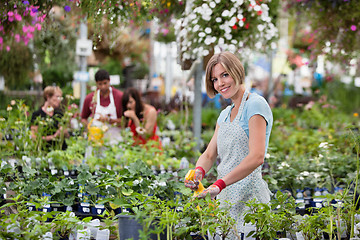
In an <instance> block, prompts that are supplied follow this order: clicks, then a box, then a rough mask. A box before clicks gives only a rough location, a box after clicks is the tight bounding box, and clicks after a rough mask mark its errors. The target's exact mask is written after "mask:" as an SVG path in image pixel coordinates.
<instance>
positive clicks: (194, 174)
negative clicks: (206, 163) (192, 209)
mask: <svg viewBox="0 0 360 240" xmlns="http://www.w3.org/2000/svg"><path fill="white" fill-rule="evenodd" d="M204 175H205V170H204V169H203V168H202V167H200V166H199V167H196V168H195V170H194V169H193V170H189V171H188V173H187V174H186V175H185V181H184V183H185V187H188V188H190V189H191V190H193V191H195V190H197V189H199V185H200V183H201V182H200V181H201V180H202V179H203V178H204ZM201 185H202V184H201Z"/></svg>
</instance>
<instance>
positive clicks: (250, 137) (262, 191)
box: [185, 52, 273, 236]
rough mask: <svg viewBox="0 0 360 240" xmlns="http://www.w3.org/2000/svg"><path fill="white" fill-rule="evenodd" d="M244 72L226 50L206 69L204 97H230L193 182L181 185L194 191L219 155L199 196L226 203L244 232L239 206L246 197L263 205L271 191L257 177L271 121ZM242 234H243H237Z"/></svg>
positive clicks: (236, 60) (264, 103)
mask: <svg viewBox="0 0 360 240" xmlns="http://www.w3.org/2000/svg"><path fill="white" fill-rule="evenodd" d="M244 79H245V71H244V67H243V65H242V64H241V62H240V60H239V59H238V58H237V57H236V56H235V55H234V54H232V53H230V52H223V53H219V54H215V55H214V56H213V57H212V58H211V59H210V60H209V62H208V64H207V67H206V80H205V81H206V91H207V94H208V96H209V97H211V98H212V97H214V96H215V94H217V93H220V94H221V95H222V97H224V98H226V99H231V101H232V104H231V106H228V107H227V108H226V109H224V110H223V111H222V112H221V113H220V116H219V118H218V120H217V124H216V128H215V132H214V135H213V137H212V139H211V141H210V143H209V145H208V147H207V148H206V150H205V152H204V153H203V154H202V155H201V156H200V157H199V159H198V161H197V163H196V168H195V177H194V180H193V181H189V180H185V186H186V187H189V188H191V189H197V187H198V184H199V181H200V180H202V179H203V177H204V176H205V174H206V173H207V172H208V171H209V170H210V168H211V167H212V166H213V164H214V162H215V161H216V159H217V156H219V157H220V160H221V162H220V164H219V165H218V166H217V172H218V180H217V181H216V182H215V183H214V184H212V185H211V186H210V187H208V188H207V189H205V190H204V192H203V193H201V194H200V195H199V197H200V198H204V197H205V196H206V195H207V194H210V196H211V197H212V198H215V197H217V199H219V201H220V204H221V205H224V204H227V202H229V203H230V204H232V207H231V209H230V216H231V217H232V218H234V219H235V220H236V223H237V226H236V227H237V230H238V231H239V233H244V213H245V210H246V209H245V203H244V202H243V201H245V202H246V201H248V200H251V199H254V198H255V199H257V200H258V201H259V202H262V203H267V202H269V201H270V194H271V192H270V191H269V189H268V186H267V184H266V182H265V181H264V180H263V179H262V176H261V165H262V164H263V162H264V156H265V154H266V151H267V146H268V142H269V137H270V132H271V127H272V124H273V117H272V113H271V109H270V107H269V105H268V104H267V102H266V100H265V99H264V98H263V97H261V96H259V95H258V94H256V93H251V94H250V93H249V92H248V91H247V90H246V89H245V86H244ZM241 235H242V236H243V234H241Z"/></svg>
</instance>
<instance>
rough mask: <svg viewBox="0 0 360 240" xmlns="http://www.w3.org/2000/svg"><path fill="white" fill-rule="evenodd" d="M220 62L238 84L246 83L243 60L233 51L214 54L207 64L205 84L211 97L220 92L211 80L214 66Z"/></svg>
mask: <svg viewBox="0 0 360 240" xmlns="http://www.w3.org/2000/svg"><path fill="white" fill-rule="evenodd" d="M218 63H220V64H221V65H222V66H223V67H224V69H225V70H226V72H227V73H229V74H230V76H231V77H232V78H233V79H234V81H235V83H236V85H241V84H243V83H244V79H245V70H244V66H243V65H242V63H241V61H240V60H239V58H238V57H236V56H235V55H234V54H233V53H231V52H222V53H218V54H215V55H214V56H212V57H211V58H210V60H209V62H208V64H207V65H206V70H205V72H206V76H205V85H206V93H207V95H208V96H209V97H210V98H213V97H215V95H216V94H217V93H218V92H217V91H216V90H215V88H214V83H213V82H212V81H211V74H212V71H213V68H214V66H215V65H216V64H218Z"/></svg>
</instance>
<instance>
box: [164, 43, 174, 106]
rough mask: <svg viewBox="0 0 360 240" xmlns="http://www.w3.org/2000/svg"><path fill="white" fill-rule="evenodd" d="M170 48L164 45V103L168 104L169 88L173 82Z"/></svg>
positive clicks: (169, 44) (168, 45) (168, 44)
mask: <svg viewBox="0 0 360 240" xmlns="http://www.w3.org/2000/svg"><path fill="white" fill-rule="evenodd" d="M171 50H172V48H171V43H167V44H166V73H165V102H166V103H169V102H170V99H171V87H172V80H173V69H172V51H171Z"/></svg>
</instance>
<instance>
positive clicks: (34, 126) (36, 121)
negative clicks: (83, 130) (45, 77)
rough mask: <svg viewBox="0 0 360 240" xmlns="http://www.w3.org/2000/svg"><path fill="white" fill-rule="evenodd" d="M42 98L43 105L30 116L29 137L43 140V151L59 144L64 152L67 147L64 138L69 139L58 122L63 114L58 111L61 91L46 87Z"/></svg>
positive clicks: (54, 87)
mask: <svg viewBox="0 0 360 240" xmlns="http://www.w3.org/2000/svg"><path fill="white" fill-rule="evenodd" d="M43 96H44V100H45V102H44V104H43V105H42V106H41V107H40V108H39V109H38V110H36V111H34V112H33V114H32V116H31V127H30V129H31V137H32V138H33V139H37V138H39V137H41V138H42V139H43V140H45V141H46V144H45V146H43V147H44V148H43V149H46V150H50V149H51V148H54V147H55V146H56V145H57V144H61V149H62V150H65V149H66V148H67V145H66V142H65V141H64V137H69V133H68V132H67V130H66V129H64V128H63V127H61V126H59V122H60V121H61V118H62V117H63V113H62V111H61V110H60V104H61V101H62V99H63V97H62V91H61V89H60V88H59V87H56V86H47V87H46V88H45V89H44V93H43ZM40 121H42V122H43V124H42V123H40ZM40 134H41V135H40ZM39 135H40V136H39Z"/></svg>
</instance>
